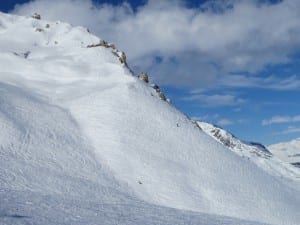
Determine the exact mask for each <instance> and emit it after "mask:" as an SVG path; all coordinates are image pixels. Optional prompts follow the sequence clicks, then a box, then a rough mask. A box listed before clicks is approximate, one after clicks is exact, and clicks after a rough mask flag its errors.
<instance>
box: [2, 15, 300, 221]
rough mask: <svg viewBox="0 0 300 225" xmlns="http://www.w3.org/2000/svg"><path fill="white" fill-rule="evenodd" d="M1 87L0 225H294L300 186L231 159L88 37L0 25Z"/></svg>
mask: <svg viewBox="0 0 300 225" xmlns="http://www.w3.org/2000/svg"><path fill="white" fill-rule="evenodd" d="M0 81H1V86H0V90H1V95H0V96H1V97H0V127H1V135H0V149H1V152H0V154H1V157H0V160H1V161H0V197H1V203H2V202H4V203H5V204H0V207H1V208H0V223H1V222H2V221H3V222H2V223H8V224H9V223H10V224H17V223H18V221H19V223H21V224H24V223H27V222H28V221H30V222H28V223H29V224H30V223H31V224H41V223H42V224H47V223H49V224H76V223H77V224H99V221H104V223H105V224H115V223H121V224H256V223H254V222H244V221H239V220H238V219H230V218H227V219H226V218H224V217H220V215H223V216H230V217H235V218H239V219H245V220H248V221H259V222H264V223H272V224H278V225H279V224H280V225H284V224H287V225H292V224H295V225H296V224H297V223H298V221H299V220H300V215H299V210H298V209H299V206H300V197H299V196H300V188H299V183H297V182H296V181H295V182H292V183H290V182H289V183H287V179H285V178H279V177H278V176H273V175H271V174H269V173H267V172H265V171H264V170H262V169H261V168H260V167H257V165H256V164H254V163H253V162H252V161H249V160H247V159H246V158H242V157H240V156H239V155H237V154H235V153H233V152H231V151H228V149H226V148H225V147H224V146H223V145H222V144H220V143H219V142H217V141H215V140H214V139H213V138H211V137H210V136H209V135H207V134H206V133H205V132H203V131H202V130H200V129H199V128H198V126H195V124H193V123H192V121H191V120H190V119H188V118H187V117H186V116H185V115H184V114H182V113H181V112H179V111H178V110H176V109H175V108H174V107H173V106H172V105H170V104H169V103H168V102H166V101H164V100H162V99H164V98H163V97H162V94H161V92H160V91H158V89H157V88H155V89H154V88H152V87H151V85H150V84H148V83H146V82H143V81H141V80H140V79H138V78H137V77H135V76H133V75H132V73H131V72H130V70H129V68H128V66H127V63H126V58H125V55H124V54H123V53H121V52H119V51H118V50H117V49H115V48H114V46H113V45H110V44H107V43H106V42H103V41H101V40H100V39H99V38H97V37H95V36H93V35H91V34H90V33H89V32H87V31H86V30H85V29H84V28H81V27H72V26H70V25H68V24H65V23H61V22H47V21H43V20H37V19H33V18H29V17H27V18H25V17H17V16H12V15H6V14H2V13H1V14H0ZM37 204H38V205H39V206H37ZM166 207H169V208H166ZM58 208H59V209H62V211H59V210H58ZM171 208H175V209H171ZM183 210H190V211H194V212H186V211H183ZM200 212H201V213H200ZM203 213H205V214H203ZM208 214H213V215H211V216H209V215H208ZM40 215H42V216H40ZM41 217H42V218H41ZM118 219H119V220H120V221H117V220H118ZM1 220H2V221H1ZM220 221H222V222H220Z"/></svg>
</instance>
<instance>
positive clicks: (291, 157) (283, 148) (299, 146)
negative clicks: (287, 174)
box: [268, 138, 300, 168]
mask: <svg viewBox="0 0 300 225" xmlns="http://www.w3.org/2000/svg"><path fill="white" fill-rule="evenodd" d="M268 148H269V149H270V151H271V152H272V153H273V154H274V155H276V156H277V157H278V158H280V159H281V160H282V161H285V162H287V163H290V164H292V165H294V166H295V167H298V168H300V138H297V139H295V140H292V141H289V142H283V143H278V144H273V145H270V146H269V147H268Z"/></svg>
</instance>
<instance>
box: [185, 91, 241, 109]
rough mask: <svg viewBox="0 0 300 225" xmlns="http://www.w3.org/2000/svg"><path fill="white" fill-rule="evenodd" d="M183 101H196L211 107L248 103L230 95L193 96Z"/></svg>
mask: <svg viewBox="0 0 300 225" xmlns="http://www.w3.org/2000/svg"><path fill="white" fill-rule="evenodd" d="M182 99H183V100H186V101H196V102H199V103H201V104H203V105H205V106H209V107H220V106H234V105H240V104H243V103H244V102H245V101H246V100H245V99H242V98H238V97H236V96H234V95H229V94H224V95H221V94H214V95H206V94H192V95H190V96H188V97H184V98H182Z"/></svg>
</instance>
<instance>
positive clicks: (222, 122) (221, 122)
mask: <svg viewBox="0 0 300 225" xmlns="http://www.w3.org/2000/svg"><path fill="white" fill-rule="evenodd" d="M217 124H218V125H220V126H228V125H232V124H233V122H232V121H231V120H229V119H226V118H224V119H220V120H219V121H218V122H217Z"/></svg>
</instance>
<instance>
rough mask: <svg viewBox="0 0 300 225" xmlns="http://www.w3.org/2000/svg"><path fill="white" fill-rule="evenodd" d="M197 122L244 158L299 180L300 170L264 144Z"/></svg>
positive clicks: (268, 169)
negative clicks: (248, 140) (241, 138)
mask: <svg viewBox="0 0 300 225" xmlns="http://www.w3.org/2000/svg"><path fill="white" fill-rule="evenodd" d="M196 123H197V124H198V126H199V127H200V128H201V129H202V130H203V131H204V132H205V133H207V134H208V135H210V136H211V137H213V138H214V139H215V140H217V141H218V142H220V143H221V144H223V145H224V146H225V147H227V148H228V149H229V150H231V151H233V152H235V153H236V154H238V155H239V156H241V157H243V158H247V159H248V160H250V161H252V162H253V163H255V164H256V165H257V166H259V167H260V168H262V169H264V170H265V171H267V172H268V173H270V174H272V175H275V176H279V177H285V178H288V179H291V180H294V181H297V182H299V180H300V171H299V170H297V169H296V168H294V167H293V166H291V165H290V164H289V163H286V161H285V160H281V158H280V157H277V155H275V157H274V156H273V155H272V153H271V152H270V151H269V150H268V149H267V148H266V147H265V146H263V145H262V144H259V143H254V142H245V141H241V140H239V139H238V138H236V137H235V136H234V135H232V134H231V133H229V132H228V131H226V130H224V129H222V128H220V127H217V126H215V125H213V124H210V123H206V122H202V121H197V122H196Z"/></svg>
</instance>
